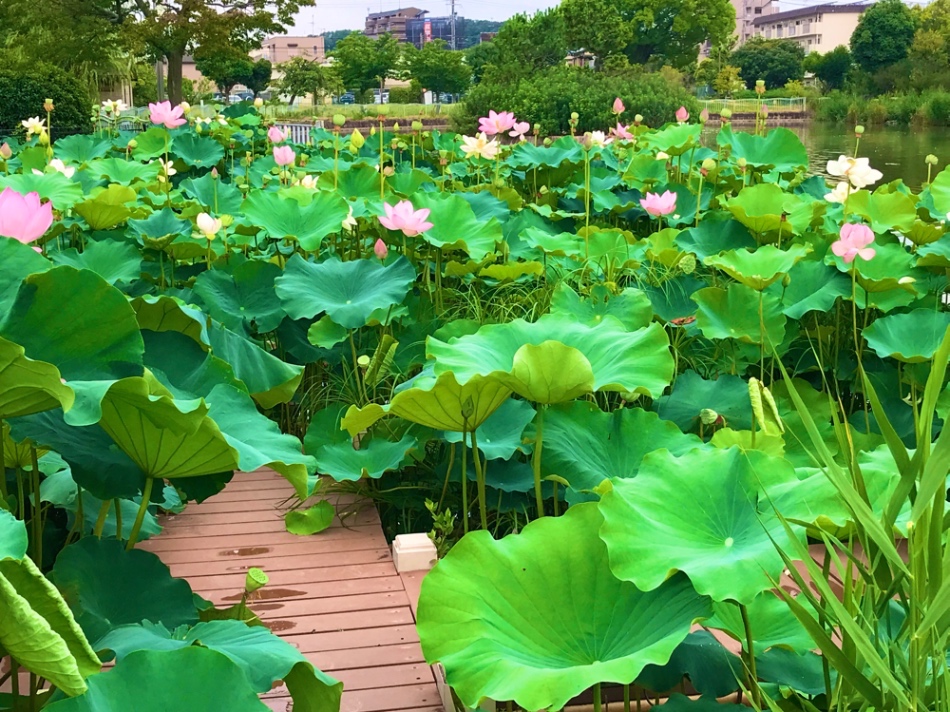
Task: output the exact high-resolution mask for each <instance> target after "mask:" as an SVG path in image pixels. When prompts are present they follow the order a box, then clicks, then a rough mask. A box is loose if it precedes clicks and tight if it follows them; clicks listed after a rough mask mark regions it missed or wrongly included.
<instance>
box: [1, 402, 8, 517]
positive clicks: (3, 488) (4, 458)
mask: <svg viewBox="0 0 950 712" xmlns="http://www.w3.org/2000/svg"><path fill="white" fill-rule="evenodd" d="M6 444H7V443H6V438H5V437H4V434H3V419H0V499H2V500H3V501H4V502H6V500H7V453H6V449H5V448H6Z"/></svg>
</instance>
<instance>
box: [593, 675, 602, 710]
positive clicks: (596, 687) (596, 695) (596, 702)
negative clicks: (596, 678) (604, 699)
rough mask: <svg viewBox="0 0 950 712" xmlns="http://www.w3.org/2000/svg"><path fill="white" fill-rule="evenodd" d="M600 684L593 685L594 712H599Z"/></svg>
mask: <svg viewBox="0 0 950 712" xmlns="http://www.w3.org/2000/svg"><path fill="white" fill-rule="evenodd" d="M600 710H601V706H600V683H599V682H598V683H597V684H596V685H594V712H600Z"/></svg>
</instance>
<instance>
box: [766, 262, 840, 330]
mask: <svg viewBox="0 0 950 712" xmlns="http://www.w3.org/2000/svg"><path fill="white" fill-rule="evenodd" d="M788 277H789V284H788V287H784V286H783V285H781V284H773V285H772V287H770V288H769V292H770V293H771V294H774V295H775V296H777V297H779V298H780V299H781V300H782V311H783V312H784V313H785V316H787V317H789V318H790V319H801V318H802V316H804V315H805V314H807V313H808V312H810V311H821V312H827V311H830V310H831V307H833V306H834V303H835V300H836V299H838V297H843V296H846V295H849V294H850V293H851V284H850V281H849V280H848V279H847V277H845V276H844V275H843V274H841V273H840V272H839V271H838V270H836V269H834V268H832V267H829V266H827V265H825V264H823V263H821V262H816V261H811V260H805V261H803V262H799V263H798V264H797V265H795V266H794V267H792V269H791V271H790V272H789V273H788Z"/></svg>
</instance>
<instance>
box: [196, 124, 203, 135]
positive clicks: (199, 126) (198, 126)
mask: <svg viewBox="0 0 950 712" xmlns="http://www.w3.org/2000/svg"><path fill="white" fill-rule="evenodd" d="M201 131H202V129H201V122H200V121H196V122H195V133H198V134H200V133H201Z"/></svg>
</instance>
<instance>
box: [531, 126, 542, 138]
mask: <svg viewBox="0 0 950 712" xmlns="http://www.w3.org/2000/svg"><path fill="white" fill-rule="evenodd" d="M531 131H532V132H533V133H534V135H535V136H537V135H538V134H539V133H541V124H535V125H534V126H533V127H532V128H531Z"/></svg>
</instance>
